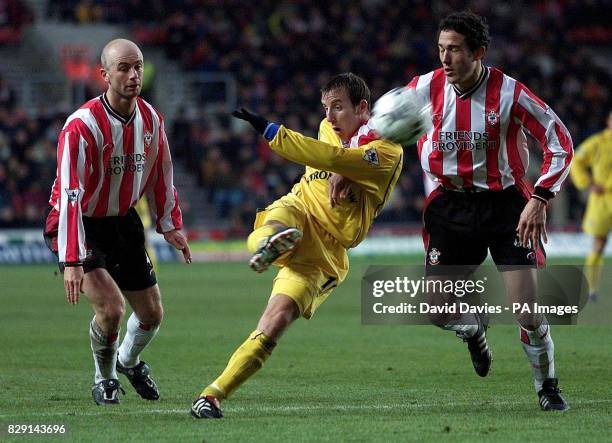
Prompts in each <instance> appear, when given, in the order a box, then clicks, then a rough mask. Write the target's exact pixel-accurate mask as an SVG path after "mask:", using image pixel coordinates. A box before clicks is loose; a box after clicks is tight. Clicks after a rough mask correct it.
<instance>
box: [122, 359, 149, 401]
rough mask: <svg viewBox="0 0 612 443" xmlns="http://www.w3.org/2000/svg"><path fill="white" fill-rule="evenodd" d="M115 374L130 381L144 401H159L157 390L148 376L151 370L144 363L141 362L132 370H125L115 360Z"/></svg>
mask: <svg viewBox="0 0 612 443" xmlns="http://www.w3.org/2000/svg"><path fill="white" fill-rule="evenodd" d="M117 372H119V373H121V374H123V375H125V376H126V377H127V379H128V380H129V381H130V383H131V384H132V386H134V389H135V390H136V392H138V395H140V396H141V397H142V398H144V399H145V400H157V399H159V390H158V389H157V385H156V384H155V382H154V381H153V379H152V378H151V377H150V376H149V374H150V373H151V368H149V365H148V364H146V363H145V362H144V361H141V362H140V363H138V364H137V365H136V366H134V367H133V368H126V367H125V366H123V365H122V364H121V363H119V359H117Z"/></svg>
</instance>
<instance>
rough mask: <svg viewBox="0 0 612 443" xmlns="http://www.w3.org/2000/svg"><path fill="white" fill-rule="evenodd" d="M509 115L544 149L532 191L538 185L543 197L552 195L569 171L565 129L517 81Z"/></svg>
mask: <svg viewBox="0 0 612 443" xmlns="http://www.w3.org/2000/svg"><path fill="white" fill-rule="evenodd" d="M512 116H513V118H517V119H518V120H519V121H520V123H521V125H522V127H523V128H525V129H526V130H527V131H529V133H530V134H531V135H533V136H534V137H535V138H536V140H538V142H539V143H540V146H541V147H542V150H543V152H544V155H543V157H544V161H543V162H542V168H541V175H540V178H539V179H538V180H537V182H536V184H535V186H536V193H538V188H540V190H542V192H543V193H544V194H547V195H544V196H546V197H552V196H554V194H555V193H556V192H558V191H559V190H560V189H561V184H562V183H563V181H564V180H565V179H566V178H567V175H568V174H569V170H570V163H571V160H572V157H573V155H574V150H573V144H572V138H571V136H570V134H569V131H568V130H567V128H566V127H565V125H564V124H563V122H561V120H560V119H559V117H557V115H556V114H555V113H554V111H553V110H552V109H551V108H550V107H549V106H548V105H547V104H546V103H544V102H543V101H542V100H541V99H540V98H538V97H537V96H536V95H535V94H534V93H533V92H531V91H530V90H529V89H527V88H526V87H525V86H524V85H522V84H520V83H517V94H516V100H515V103H514V106H513V108H512Z"/></svg>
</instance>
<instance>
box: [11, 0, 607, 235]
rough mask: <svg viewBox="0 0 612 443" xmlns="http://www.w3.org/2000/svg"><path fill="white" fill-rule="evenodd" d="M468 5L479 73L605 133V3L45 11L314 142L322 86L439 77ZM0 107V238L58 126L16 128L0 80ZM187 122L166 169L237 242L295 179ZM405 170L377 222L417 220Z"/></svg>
mask: <svg viewBox="0 0 612 443" xmlns="http://www.w3.org/2000/svg"><path fill="white" fill-rule="evenodd" d="M9 3H10V2H9ZM466 6H469V7H470V8H471V9H472V10H473V11H475V12H477V13H481V14H483V15H484V16H486V17H487V19H488V21H489V23H490V26H491V35H492V46H491V48H490V50H489V52H488V55H487V57H486V60H485V62H486V63H487V64H491V65H495V66H498V67H500V68H501V69H502V70H504V71H505V72H506V73H507V74H509V75H511V76H513V77H515V78H517V79H519V80H521V81H522V82H523V83H525V84H527V85H528V86H529V88H530V89H532V90H533V91H534V92H535V93H536V94H537V95H539V96H540V97H541V98H542V99H544V100H545V101H546V102H547V103H548V104H549V105H550V106H551V107H552V108H553V109H554V110H555V111H556V113H557V114H558V115H559V116H560V117H561V119H562V120H563V121H564V122H565V123H566V125H567V126H568V128H569V130H570V132H571V134H572V136H573V139H574V143H575V145H576V146H577V145H578V144H579V143H580V142H581V141H582V140H584V139H585V138H586V137H587V136H588V135H590V134H592V133H594V132H596V131H598V130H600V129H602V128H603V125H604V121H605V117H606V115H607V113H608V112H609V110H610V109H612V108H611V105H612V97H611V94H610V89H609V85H610V84H611V81H610V80H611V79H610V74H609V66H610V65H609V64H608V66H607V68H605V67H602V64H603V63H605V62H606V60H603V61H601V60H598V59H597V57H598V56H600V57H601V58H602V59H605V57H606V54H608V55H609V51H610V45H609V42H610V41H611V40H612V35H611V31H610V28H609V26H607V22H606V20H607V18H608V17H610V12H612V11H610V5H609V2H606V1H598V0H590V1H583V0H565V1H551V0H538V1H534V2H494V3H491V2H489V1H486V0H477V1H471V2H464V1H440V0H435V1H421V0H413V1H401V0H400V1H394V2H393V1H383V0H361V1H350V0H340V1H335V2H327V3H321V2H311V1H308V0H297V1H291V2H277V1H272V0H260V1H258V2H243V1H237V0H229V1H221V0H199V1H198V0H183V1H170V0H147V1H145V0H125V1H118V0H95V1H94V0H78V1H77V0H58V1H52V2H49V4H48V16H49V17H50V18H52V19H55V20H60V21H67V22H76V23H81V24H86V23H96V22H106V23H116V24H124V25H128V26H129V28H130V30H131V33H132V38H134V39H135V40H136V41H137V42H139V43H140V44H141V45H143V47H144V53H145V56H146V53H147V52H146V49H147V46H156V47H163V49H164V51H165V54H166V56H167V57H169V58H171V59H173V60H176V61H177V62H178V63H180V65H181V66H182V68H183V69H184V70H186V71H195V72H207V73H215V72H229V73H231V74H232V75H233V76H234V77H235V79H236V83H237V85H238V103H239V105H240V106H244V107H247V108H249V109H251V110H253V111H255V112H258V113H261V114H262V115H264V116H266V117H268V118H269V119H270V120H274V121H278V122H282V123H284V124H285V125H287V126H288V127H290V128H292V129H296V130H300V131H302V132H304V133H306V134H308V135H311V136H316V131H317V128H318V124H319V121H320V120H321V118H323V111H322V108H321V104H320V92H319V88H320V87H321V85H322V84H323V83H325V81H326V80H327V79H328V78H330V77H331V76H332V75H334V74H336V73H339V72H345V71H352V72H355V73H357V74H359V75H361V76H362V77H364V78H365V79H366V81H367V82H368V83H369V85H370V87H371V89H372V93H373V97H374V98H376V97H378V96H380V95H381V94H382V93H384V92H385V91H386V90H388V89H391V88H392V87H395V86H399V85H403V84H406V83H408V81H410V79H411V78H412V77H413V76H414V75H416V74H420V73H425V72H428V71H430V70H432V69H435V68H437V67H438V66H439V61H438V58H437V46H436V28H437V23H438V21H439V19H440V18H441V17H442V16H444V15H446V14H447V13H449V12H452V11H453V10H457V9H463V8H465V7H466ZM606 8H607V9H606ZM606 11H607V12H606ZM606 51H608V52H606ZM607 63H609V61H607ZM158 69H160V68H159V67H158ZM0 100H1V102H0V226H17V225H19V226H23V225H35V224H37V223H38V219H37V217H38V214H39V213H40V210H41V208H42V207H44V205H45V200H46V198H47V193H48V190H49V188H50V185H51V180H52V177H53V174H54V171H53V170H52V168H53V165H54V156H55V142H56V136H57V133H58V130H59V129H60V126H61V122H62V119H63V118H65V116H63V115H53V114H52V113H51V114H49V115H39V116H38V118H35V119H31V118H30V119H29V118H27V117H26V116H25V115H24V114H23V112H21V111H20V107H19V98H18V97H15V95H14V93H12V92H11V88H10V86H8V85H7V84H6V82H3V81H1V80H0ZM154 104H155V103H154ZM189 106H190V105H189V104H186V108H189ZM162 111H163V110H162ZM189 111H193V109H184V110H183V111H181V112H180V113H179V115H177V116H176V118H175V119H174V121H173V122H169V124H168V126H167V127H168V128H170V129H169V132H170V142H171V146H172V147H173V151H174V156H175V159H176V161H177V162H182V163H183V164H184V166H185V168H187V169H188V170H190V171H191V172H192V173H193V174H195V176H196V177H197V180H198V183H199V185H200V186H201V187H202V190H203V193H202V194H201V195H202V196H204V198H205V199H206V201H207V203H209V204H210V207H211V208H213V210H214V211H215V212H216V214H215V215H216V217H218V218H220V219H222V220H223V221H224V222H226V226H227V227H228V229H230V230H232V231H234V232H236V233H237V234H238V233H240V234H242V233H243V232H244V231H245V230H246V229H248V228H249V225H250V223H251V222H252V217H253V212H254V210H255V209H256V208H257V207H263V206H265V205H266V203H268V202H270V201H272V200H273V199H274V198H276V197H278V196H280V195H282V194H283V193H285V192H287V190H288V189H290V186H291V184H292V183H294V182H295V181H296V180H297V179H298V177H299V175H300V171H301V170H302V169H301V168H300V167H297V166H294V165H290V164H288V163H287V162H285V161H284V160H282V159H280V158H278V157H277V156H276V155H274V154H270V152H269V150H268V149H267V148H266V146H265V143H264V142H263V141H262V139H261V138H260V137H257V136H256V134H254V133H253V131H251V130H250V128H245V127H244V126H243V125H240V124H236V122H232V121H231V120H232V119H231V118H230V117H228V116H227V115H212V114H204V113H201V112H197V110H196V112H195V113H194V112H189ZM194 115H197V116H198V117H197V118H194V117H193V116H194ZM536 157H537V156H536ZM405 159H406V160H405V162H406V164H405V170H404V173H403V174H402V177H401V179H400V182H399V184H398V187H397V189H396V192H395V193H394V196H393V198H392V200H391V203H390V206H389V208H388V209H387V210H385V211H384V212H383V213H382V214H381V216H380V219H381V220H383V221H394V222H413V223H418V222H419V220H420V213H421V207H422V204H423V184H422V172H421V169H420V166H419V164H418V161H417V158H416V154H415V149H412V148H408V149H406V155H405ZM565 190H566V192H568V194H569V199H570V204H569V205H568V214H567V220H568V221H569V222H570V223H574V222H577V221H578V220H579V218H580V215H581V214H580V211H581V209H580V208H581V204H580V202H579V199H578V196H577V193H576V191H575V189H573V187H572V186H571V185H570V184H569V181H568V183H567V184H566V185H565ZM201 195H192V196H185V195H183V196H182V198H183V199H186V198H191V199H193V198H202V196H201ZM188 220H189V218H188ZM191 221H192V222H197V220H191Z"/></svg>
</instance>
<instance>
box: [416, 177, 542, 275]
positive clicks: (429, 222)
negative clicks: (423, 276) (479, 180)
mask: <svg viewBox="0 0 612 443" xmlns="http://www.w3.org/2000/svg"><path fill="white" fill-rule="evenodd" d="M526 204H527V197H526V196H524V195H523V194H522V193H521V192H520V191H519V190H518V189H517V188H516V187H515V186H511V187H509V188H507V189H504V190H503V191H495V192H494V191H483V192H459V191H451V190H446V189H444V188H442V187H440V188H438V189H436V190H435V191H433V193H432V195H431V197H430V199H429V202H428V204H427V206H426V207H425V210H424V214H423V221H424V235H423V240H424V243H425V249H426V251H427V256H426V258H425V264H426V266H427V271H428V273H435V271H434V269H433V268H435V267H438V266H440V265H442V266H456V265H457V266H474V267H476V266H478V265H480V264H481V263H482V262H483V261H484V260H485V259H486V258H487V253H488V252H489V251H490V252H491V257H492V258H493V261H494V262H495V264H496V265H497V266H498V267H508V266H510V267H512V266H531V267H535V266H536V265H539V264H543V262H544V258H545V255H544V249H543V248H542V245H541V244H540V245H538V248H536V249H530V248H525V247H523V246H519V244H518V236H517V232H516V228H517V226H518V221H519V218H520V215H521V212H522V211H523V209H524V208H525V205H526Z"/></svg>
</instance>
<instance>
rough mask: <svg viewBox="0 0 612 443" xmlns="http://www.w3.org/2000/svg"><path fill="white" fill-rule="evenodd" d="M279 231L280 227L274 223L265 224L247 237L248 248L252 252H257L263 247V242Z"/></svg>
mask: <svg viewBox="0 0 612 443" xmlns="http://www.w3.org/2000/svg"><path fill="white" fill-rule="evenodd" d="M276 231H278V227H276V226H272V225H263V226H262V227H260V228H257V229H255V230H254V231H253V232H251V235H249V238H248V239H247V249H248V250H249V252H250V253H251V254H254V253H255V252H257V250H258V249H259V248H260V247H261V242H262V241H263V240H264V239H265V238H266V237H269V236H271V235H274V234H275V233H276Z"/></svg>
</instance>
